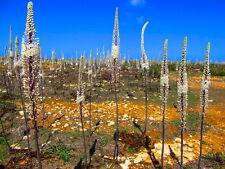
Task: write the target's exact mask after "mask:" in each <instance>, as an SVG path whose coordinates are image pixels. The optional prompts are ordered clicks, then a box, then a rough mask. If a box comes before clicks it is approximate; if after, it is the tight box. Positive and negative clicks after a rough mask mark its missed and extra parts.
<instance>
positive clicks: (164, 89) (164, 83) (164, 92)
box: [160, 39, 169, 168]
mask: <svg viewBox="0 0 225 169" xmlns="http://www.w3.org/2000/svg"><path fill="white" fill-rule="evenodd" d="M167 45H168V40H167V39H166V40H165V42H164V56H163V61H162V65H161V76H160V92H161V100H162V107H161V109H162V153H161V165H162V168H163V165H164V164H163V162H164V142H165V113H166V103H167V97H168V91H169V70H168V64H167Z"/></svg>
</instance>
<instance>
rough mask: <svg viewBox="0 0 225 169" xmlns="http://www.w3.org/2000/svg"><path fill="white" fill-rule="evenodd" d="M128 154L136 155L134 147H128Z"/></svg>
mask: <svg viewBox="0 0 225 169" xmlns="http://www.w3.org/2000/svg"><path fill="white" fill-rule="evenodd" d="M128 152H130V153H132V154H134V153H136V152H137V151H136V150H135V148H134V147H129V149H128Z"/></svg>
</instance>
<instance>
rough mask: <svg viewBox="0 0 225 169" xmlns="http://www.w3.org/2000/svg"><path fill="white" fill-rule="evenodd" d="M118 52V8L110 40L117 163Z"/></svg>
mask: <svg viewBox="0 0 225 169" xmlns="http://www.w3.org/2000/svg"><path fill="white" fill-rule="evenodd" d="M119 50H120V38H119V21H118V8H116V11H115V21H114V29H113V40H112V52H111V69H112V70H111V75H112V85H113V86H114V96H115V97H114V98H115V104H116V129H115V135H114V136H115V137H114V138H115V148H114V160H115V162H117V161H118V155H119V146H118V140H119V107H118V97H117V90H118V89H117V88H118V83H119V61H118V59H119V52H120V51H119Z"/></svg>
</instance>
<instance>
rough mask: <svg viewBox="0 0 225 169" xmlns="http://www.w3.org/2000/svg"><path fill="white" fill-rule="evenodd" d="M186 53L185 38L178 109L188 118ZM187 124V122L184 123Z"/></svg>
mask: <svg viewBox="0 0 225 169" xmlns="http://www.w3.org/2000/svg"><path fill="white" fill-rule="evenodd" d="M186 53H187V37H185V38H184V43H183V50H182V60H181V62H180V65H179V77H178V83H177V87H178V108H179V111H180V112H181V113H182V114H181V115H182V116H184V118H183V120H185V116H186V108H187V92H188V83H187V70H186ZM184 124H185V121H184Z"/></svg>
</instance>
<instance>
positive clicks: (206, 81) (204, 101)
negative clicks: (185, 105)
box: [198, 43, 210, 169]
mask: <svg viewBox="0 0 225 169" xmlns="http://www.w3.org/2000/svg"><path fill="white" fill-rule="evenodd" d="M209 53H210V43H208V45H207V49H206V56H205V65H204V70H203V76H202V86H201V91H200V101H201V127H200V150H199V160H198V169H200V168H201V158H202V142H203V129H204V128H203V127H204V119H205V111H206V109H207V107H208V94H209V85H210V69H209Z"/></svg>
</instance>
